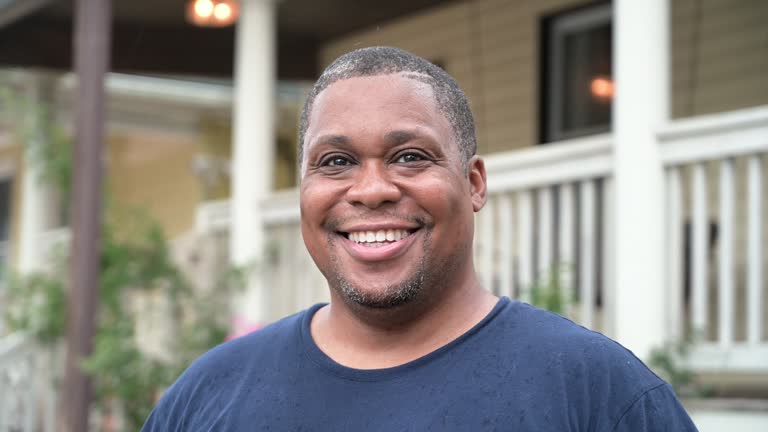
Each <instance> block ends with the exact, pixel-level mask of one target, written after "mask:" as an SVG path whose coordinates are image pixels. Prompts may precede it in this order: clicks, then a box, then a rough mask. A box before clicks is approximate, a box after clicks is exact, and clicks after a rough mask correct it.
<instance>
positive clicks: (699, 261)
mask: <svg viewBox="0 0 768 432" xmlns="http://www.w3.org/2000/svg"><path fill="white" fill-rule="evenodd" d="M692 183H693V184H692V198H693V204H692V206H691V207H692V209H693V216H692V227H691V232H692V234H693V235H692V242H691V243H692V244H691V249H692V254H691V255H692V257H693V259H692V260H691V272H690V273H691V285H692V291H693V292H692V303H693V313H692V330H693V331H694V332H702V335H701V336H702V337H706V334H707V330H708V323H707V321H708V320H707V298H708V295H707V289H708V283H709V282H708V278H707V250H708V248H709V244H708V241H707V240H708V234H709V220H708V219H709V218H708V217H707V168H706V165H704V163H698V164H696V165H694V166H693V173H692Z"/></svg>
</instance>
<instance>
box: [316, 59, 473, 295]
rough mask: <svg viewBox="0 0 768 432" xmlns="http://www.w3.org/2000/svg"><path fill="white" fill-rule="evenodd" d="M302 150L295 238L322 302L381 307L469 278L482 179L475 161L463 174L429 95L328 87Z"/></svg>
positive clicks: (359, 84)
mask: <svg viewBox="0 0 768 432" xmlns="http://www.w3.org/2000/svg"><path fill="white" fill-rule="evenodd" d="M304 146H305V148H304V154H305V157H304V161H303V162H302V167H301V176H302V182H301V228H302V234H303V236H304V243H305V244H306V246H307V249H308V250H309V253H310V255H311V256H312V258H313V259H314V261H315V263H316V264H317V266H318V267H319V268H320V270H321V271H322V272H323V274H324V275H325V276H326V278H327V279H328V282H329V284H330V285H331V287H332V296H334V297H337V296H341V300H344V301H345V302H353V303H356V304H359V305H363V306H367V307H377V308H382V307H393V306H397V305H400V304H403V303H406V302H408V301H411V300H413V299H414V298H417V297H418V296H420V295H423V294H429V293H430V292H431V293H436V292H438V291H439V290H442V289H443V288H444V287H447V286H450V285H451V283H454V284H455V283H460V282H461V280H462V278H464V277H465V276H466V275H467V274H468V273H467V272H474V269H473V266H472V251H471V246H472V236H473V220H474V219H473V213H474V212H475V211H477V210H479V209H480V208H481V207H482V206H483V204H484V203H485V171H484V167H483V163H482V161H481V160H480V159H478V158H473V159H472V160H470V161H469V166H468V169H467V170H465V168H464V164H462V161H461V156H460V152H459V149H458V145H457V143H456V141H455V138H454V133H453V130H452V128H451V126H450V124H449V123H448V121H447V120H446V118H445V117H444V116H443V114H442V113H441V112H440V111H439V110H438V108H437V106H436V103H435V98H434V95H433V92H432V89H431V87H429V86H428V85H426V84H424V83H422V82H420V81H417V80H414V79H410V78H407V77H405V76H403V75H402V74H393V75H380V76H373V77H356V78H350V79H346V80H342V81H338V82H336V83H334V84H332V85H331V86H329V87H328V88H326V89H325V90H324V91H323V92H322V93H320V95H319V96H318V97H317V98H316V99H315V103H314V108H313V110H312V112H311V115H310V122H309V128H308V129H307V133H306V138H305V141H304ZM467 172H468V174H467Z"/></svg>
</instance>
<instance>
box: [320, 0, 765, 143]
mask: <svg viewBox="0 0 768 432" xmlns="http://www.w3.org/2000/svg"><path fill="white" fill-rule="evenodd" d="M669 1H670V8H671V11H670V14H671V17H672V20H673V24H672V28H671V35H670V37H671V39H672V47H671V51H672V55H673V62H672V63H673V71H672V74H673V76H672V78H671V79H672V83H673V96H672V97H673V100H672V113H673V115H674V116H675V117H684V116H690V115H697V114H704V113H711V112H717V111H724V110H732V109H737V108H743V107H749V106H755V105H761V104H768V80H766V79H765V78H764V77H765V71H766V70H768V26H766V25H765V24H764V23H765V22H768V2H765V1H763V0H669ZM588 3H589V2H585V1H581V0H545V1H541V0H539V1H534V0H514V1H511V0H510V1H504V0H476V1H464V2H452V3H450V4H448V5H446V6H441V7H437V8H434V9H430V10H427V11H424V12H421V13H418V14H415V15H411V16H408V17H404V18H400V19H397V20H394V21H391V22H388V23H384V24H382V25H380V26H377V27H376V28H371V29H367V30H364V31H361V32H358V33H355V34H351V35H347V36H345V37H342V38H340V39H338V40H335V41H332V42H331V43H328V44H327V45H326V46H325V47H324V48H323V49H322V52H321V55H320V59H321V63H322V65H321V66H323V67H325V66H327V65H328V64H329V63H330V62H331V61H332V60H333V59H334V58H336V57H337V56H339V55H341V54H343V53H345V52H347V51H351V50H353V49H355V48H360V47H364V46H371V45H393V46H397V47H400V48H403V49H406V50H409V51H412V52H414V53H415V54H418V55H420V56H422V57H425V58H427V59H429V60H432V61H437V62H439V63H440V64H442V65H443V66H444V67H445V69H446V70H447V71H448V72H449V73H450V74H452V75H453V76H454V77H455V78H456V80H457V81H458V82H459V84H460V85H461V86H462V88H463V89H464V90H465V92H466V93H467V96H468V97H469V99H470V101H471V103H472V108H473V111H474V113H475V117H476V122H477V127H478V140H479V147H480V152H481V153H491V152H497V151H504V150H513V149H517V148H521V147H527V146H531V145H534V144H536V143H537V142H538V140H539V138H538V133H537V130H538V122H539V120H538V86H539V66H538V62H539V43H540V42H539V22H540V19H541V17H543V16H546V15H549V14H553V13H557V12H559V11H562V10H566V9H568V8H572V7H575V6H579V5H583V4H588Z"/></svg>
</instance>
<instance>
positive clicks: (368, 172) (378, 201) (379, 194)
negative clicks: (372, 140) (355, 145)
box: [347, 163, 402, 209]
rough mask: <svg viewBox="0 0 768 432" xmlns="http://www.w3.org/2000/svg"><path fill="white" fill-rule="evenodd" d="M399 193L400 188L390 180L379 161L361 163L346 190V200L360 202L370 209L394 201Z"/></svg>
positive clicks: (398, 197) (354, 202) (353, 202)
mask: <svg viewBox="0 0 768 432" xmlns="http://www.w3.org/2000/svg"><path fill="white" fill-rule="evenodd" d="M401 195H402V193H401V191H400V188H399V187H398V186H397V185H396V184H394V183H393V182H392V179H391V178H390V176H389V173H387V169H386V167H385V166H384V165H383V164H380V163H363V164H362V165H361V166H360V168H359V169H358V175H357V176H355V179H354V184H353V185H352V186H351V187H350V188H349V189H348V190H347V200H348V201H349V202H350V203H351V204H362V205H364V206H366V207H368V208H371V209H375V208H378V207H379V206H381V205H383V204H385V203H395V202H397V201H398V200H399V199H400V197H401Z"/></svg>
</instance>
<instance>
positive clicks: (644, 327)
mask: <svg viewBox="0 0 768 432" xmlns="http://www.w3.org/2000/svg"><path fill="white" fill-rule="evenodd" d="M668 10H669V0H645V1H636V0H616V1H615V2H614V44H613V46H614V48H613V49H614V76H615V84H616V99H615V101H614V104H613V136H614V158H615V193H616V199H615V201H614V203H615V207H614V211H615V213H614V215H615V221H616V225H615V229H616V233H615V234H616V236H615V238H616V244H615V249H614V251H615V254H616V256H615V263H616V273H615V277H616V279H615V284H608V285H609V286H611V285H613V286H615V287H616V293H615V309H614V311H613V313H614V316H613V322H614V323H615V330H616V333H615V335H614V336H615V337H616V338H617V340H618V341H619V342H621V343H622V344H624V345H625V346H626V347H628V348H629V349H631V350H632V351H633V352H634V353H635V354H636V355H637V356H638V357H640V358H643V359H647V358H648V355H649V354H650V351H651V349H652V348H653V347H655V346H658V345H660V344H661V343H662V342H663V341H664V339H665V337H666V333H665V316H664V314H665V311H667V308H666V302H667V298H666V297H667V296H666V287H665V283H664V281H665V278H664V268H665V267H664V250H665V249H664V236H663V233H664V202H665V201H664V188H663V184H664V183H663V180H664V177H663V173H664V170H663V167H662V165H661V159H660V154H659V147H658V142H657V139H656V134H655V132H656V130H657V129H658V127H659V126H661V125H662V124H663V123H664V122H666V121H667V120H668V118H669V104H670V102H669V101H670V97H669V48H668V47H669V37H668V32H669V15H668Z"/></svg>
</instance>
